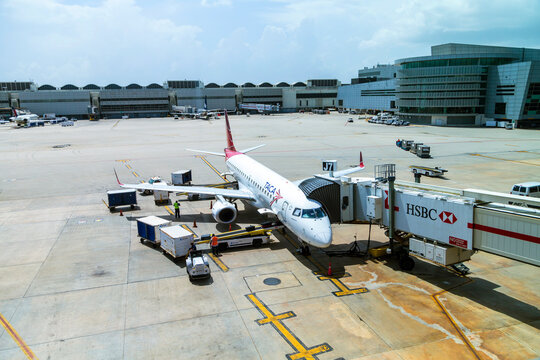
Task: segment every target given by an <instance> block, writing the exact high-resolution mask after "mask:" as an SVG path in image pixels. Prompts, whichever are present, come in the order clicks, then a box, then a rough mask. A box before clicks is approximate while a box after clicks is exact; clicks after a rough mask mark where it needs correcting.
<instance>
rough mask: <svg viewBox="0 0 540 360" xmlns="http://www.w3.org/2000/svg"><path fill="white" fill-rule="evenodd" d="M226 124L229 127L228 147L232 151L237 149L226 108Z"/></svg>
mask: <svg viewBox="0 0 540 360" xmlns="http://www.w3.org/2000/svg"><path fill="white" fill-rule="evenodd" d="M225 125H226V127H227V129H226V130H227V149H228V150H231V151H236V148H235V147H234V142H233V138H232V133H231V125H230V124H229V116H228V115H227V110H225Z"/></svg>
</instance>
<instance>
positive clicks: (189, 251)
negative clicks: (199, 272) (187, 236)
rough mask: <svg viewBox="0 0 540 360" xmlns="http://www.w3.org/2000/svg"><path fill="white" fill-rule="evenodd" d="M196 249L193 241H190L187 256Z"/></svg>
mask: <svg viewBox="0 0 540 360" xmlns="http://www.w3.org/2000/svg"><path fill="white" fill-rule="evenodd" d="M196 250H197V246H195V243H194V242H193V241H192V242H191V246H190V247H189V250H188V253H187V256H189V254H191V253H192V252H194V251H196Z"/></svg>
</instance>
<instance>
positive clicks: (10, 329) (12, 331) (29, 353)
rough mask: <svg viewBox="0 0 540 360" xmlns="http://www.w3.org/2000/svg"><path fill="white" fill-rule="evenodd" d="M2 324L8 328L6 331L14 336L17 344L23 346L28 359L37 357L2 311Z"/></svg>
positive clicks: (0, 316) (0, 317)
mask: <svg viewBox="0 0 540 360" xmlns="http://www.w3.org/2000/svg"><path fill="white" fill-rule="evenodd" d="M0 324H2V326H3V327H4V329H6V331H7V332H8V333H9V335H10V336H11V337H12V338H13V340H14V341H15V342H16V343H17V345H18V346H19V347H20V348H21V350H22V351H23V353H24V355H25V356H26V357H27V358H28V359H37V356H36V355H34V353H33V352H32V350H30V348H29V347H28V345H26V343H25V342H24V340H23V339H22V338H21V337H20V336H19V334H17V331H15V329H14V328H13V327H12V326H11V324H10V323H9V322H8V321H7V320H6V318H5V317H4V316H3V315H2V314H1V313H0Z"/></svg>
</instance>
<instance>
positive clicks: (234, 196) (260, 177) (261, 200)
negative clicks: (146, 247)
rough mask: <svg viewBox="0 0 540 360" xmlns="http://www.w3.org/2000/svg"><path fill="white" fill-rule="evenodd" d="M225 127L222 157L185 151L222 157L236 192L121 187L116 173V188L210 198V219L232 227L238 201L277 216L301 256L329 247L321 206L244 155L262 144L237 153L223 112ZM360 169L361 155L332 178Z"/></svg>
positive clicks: (143, 185)
mask: <svg viewBox="0 0 540 360" xmlns="http://www.w3.org/2000/svg"><path fill="white" fill-rule="evenodd" d="M225 126H226V134H227V147H226V148H225V149H224V152H223V153H219V152H212V151H204V150H194V149H186V150H188V151H194V152H199V153H204V154H210V155H216V156H221V157H224V158H225V165H226V166H227V168H228V169H229V172H226V173H223V174H221V175H222V176H226V175H232V176H234V178H235V179H236V180H237V181H238V189H220V188H210V187H203V186H173V185H167V184H165V183H154V184H146V183H141V184H123V183H121V182H120V180H119V179H118V174H116V171H115V174H116V180H117V182H118V184H119V185H120V186H122V187H125V188H131V189H142V190H145V189H149V190H164V191H170V192H186V193H193V194H204V195H213V196H215V197H216V202H215V204H214V206H213V207H212V216H213V217H214V219H215V220H216V221H217V222H219V223H225V224H228V223H232V222H233V221H234V220H235V219H236V216H237V209H236V207H235V206H234V204H233V203H232V202H231V201H235V200H241V201H244V202H246V203H247V204H250V205H252V206H254V207H256V208H258V212H259V213H260V214H274V215H276V216H277V218H278V219H279V220H280V221H281V222H282V223H283V225H284V226H285V227H287V228H288V229H289V230H290V231H291V232H292V233H293V234H294V235H296V236H297V237H298V239H299V240H300V242H301V244H302V252H303V253H304V254H309V247H308V245H312V246H314V247H317V248H326V247H328V246H330V244H331V242H332V227H331V225H330V219H329V217H328V215H327V214H326V212H325V211H324V209H323V207H322V206H321V204H320V203H318V202H317V201H314V200H312V199H308V198H307V197H306V195H305V194H304V192H302V190H300V188H299V187H298V186H297V185H296V184H295V183H294V182H291V181H289V180H287V179H286V178H284V177H283V176H281V175H279V174H278V173H276V172H274V171H273V170H271V169H269V168H267V167H266V166H264V165H263V164H261V163H259V162H258V161H256V160H254V159H252V158H251V157H249V156H247V155H246V153H248V152H250V151H253V150H255V149H258V148H260V147H262V146H264V144H262V145H258V146H254V147H251V148H247V149H243V150H237V149H236V147H235V145H234V142H233V138H232V133H231V128H230V124H229V117H228V115H227V111H225ZM363 169H364V163H363V161H362V153H360V164H359V165H358V166H356V167H352V168H349V169H345V170H341V171H334V172H333V174H332V176H333V177H340V176H344V175H347V174H351V173H354V172H357V171H360V170H363Z"/></svg>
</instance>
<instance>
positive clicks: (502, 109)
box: [495, 103, 506, 115]
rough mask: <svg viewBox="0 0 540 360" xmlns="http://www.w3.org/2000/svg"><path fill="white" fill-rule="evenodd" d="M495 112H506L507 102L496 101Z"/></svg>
mask: <svg viewBox="0 0 540 360" xmlns="http://www.w3.org/2000/svg"><path fill="white" fill-rule="evenodd" d="M495 114H497V115H504V114H506V103H495Z"/></svg>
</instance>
